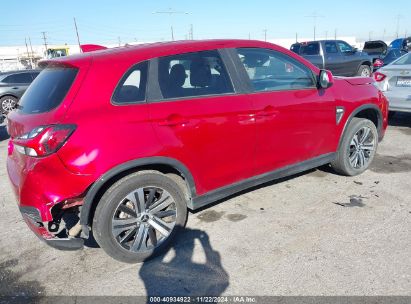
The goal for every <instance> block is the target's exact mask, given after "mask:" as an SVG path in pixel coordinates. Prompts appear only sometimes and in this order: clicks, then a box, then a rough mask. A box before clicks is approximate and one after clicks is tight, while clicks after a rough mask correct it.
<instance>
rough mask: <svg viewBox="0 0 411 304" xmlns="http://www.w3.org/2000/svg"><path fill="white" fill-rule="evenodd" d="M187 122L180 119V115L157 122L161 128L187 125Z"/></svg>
mask: <svg viewBox="0 0 411 304" xmlns="http://www.w3.org/2000/svg"><path fill="white" fill-rule="evenodd" d="M188 122H189V120H188V119H186V118H184V117H181V116H180V115H175V114H173V115H170V116H169V117H167V118H166V119H165V120H162V121H159V123H158V124H159V125H160V126H162V127H175V126H184V125H186V124H188Z"/></svg>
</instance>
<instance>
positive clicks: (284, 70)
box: [237, 48, 336, 174]
mask: <svg viewBox="0 0 411 304" xmlns="http://www.w3.org/2000/svg"><path fill="white" fill-rule="evenodd" d="M237 53H238V59H239V60H238V62H239V64H240V65H243V66H244V68H245V71H246V74H247V77H248V79H249V80H250V90H251V91H252V93H251V94H250V98H251V100H252V102H253V106H254V108H255V113H256V127H257V130H256V131H257V144H256V174H262V173H265V172H269V171H273V170H275V169H278V168H281V167H284V166H287V165H291V164H296V163H299V162H302V161H305V160H309V159H312V158H314V157H317V156H321V155H323V154H326V153H329V152H333V149H335V147H334V146H333V145H334V140H333V139H334V137H333V136H334V134H335V129H336V116H335V111H336V110H335V102H334V96H333V94H332V92H331V90H319V89H317V86H316V79H315V77H314V75H313V72H312V71H311V70H310V69H309V68H308V67H307V66H305V65H304V64H303V63H301V62H299V61H298V60H296V59H294V58H292V57H291V56H288V55H285V54H284V53H280V52H277V51H275V50H271V49H260V48H240V49H237Z"/></svg>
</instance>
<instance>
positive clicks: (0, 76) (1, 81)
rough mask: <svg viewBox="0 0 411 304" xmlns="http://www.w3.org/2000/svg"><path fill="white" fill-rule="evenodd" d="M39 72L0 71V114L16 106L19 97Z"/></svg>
mask: <svg viewBox="0 0 411 304" xmlns="http://www.w3.org/2000/svg"><path fill="white" fill-rule="evenodd" d="M39 73H40V71H39V70H23V71H13V72H4V73H0V112H1V114H7V113H9V112H10V111H12V110H13V109H15V108H16V106H17V104H18V101H19V99H20V97H21V96H22V95H23V93H24V92H25V91H26V89H27V88H28V86H29V85H30V84H31V83H32V82H33V80H34V79H35V78H36V77H37V75H38V74H39Z"/></svg>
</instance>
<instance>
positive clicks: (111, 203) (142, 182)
mask: <svg viewBox="0 0 411 304" xmlns="http://www.w3.org/2000/svg"><path fill="white" fill-rule="evenodd" d="M137 189H138V190H140V189H144V197H145V198H146V199H147V201H146V200H145V202H144V206H145V207H144V208H145V209H146V210H145V211H143V212H141V213H138V212H137V211H138V210H137V209H136V208H134V207H131V208H130V209H133V210H135V218H136V219H137V218H138V221H139V223H138V224H136V226H135V228H133V229H136V232H135V236H133V237H132V238H131V239H130V241H129V243H130V244H131V243H132V245H129V248H126V247H127V246H126V245H125V244H126V243H121V240H119V239H118V238H125V236H124V234H127V233H128V232H126V231H124V234H123V235H121V234H120V235H119V236H117V237H116V236H115V235H114V234H116V232H115V231H116V230H115V229H116V227H121V228H120V229H124V228H123V227H125V225H123V226H122V225H120V226H113V225H114V224H113V221H116V223H117V221H118V220H119V219H118V218H115V217H116V214H119V213H118V212H119V209H118V208H119V206H120V205H122V204H123V205H122V206H124V203H122V202H124V201H126V202H127V204H131V205H132V206H136V207H137V205H133V204H132V203H131V202H130V201H128V200H127V199H126V197H129V196H130V194H131V193H133V194H134V195H136V193H137V191H138V190H137ZM147 189H149V190H147ZM150 189H157V190H160V194H159V195H161V193H167V195H168V194H169V196H170V197H171V199H172V201H173V203H172V206H173V208H175V209H173V210H172V211H174V210H175V213H176V215H175V216H174V217H173V216H171V217H172V218H174V219H173V223H174V222H175V225H174V227H173V228H167V229H170V232H169V235H168V236H167V237H165V236H164V235H162V234H159V235H160V236H162V237H164V239H163V240H160V241H159V243H158V244H154V243H157V237H156V236H154V239H155V242H151V236H152V234H150V232H145V233H144V236H143V235H140V238H139V241H138V243H140V244H141V245H143V244H144V246H143V249H142V250H140V246H139V249H138V250H137V251H133V250H132V248H131V247H133V246H134V244H136V243H137V242H136V240H137V238H138V233H140V229H143V230H144V231H145V230H147V231H148V230H152V231H154V233H155V234H158V231H156V230H155V229H154V228H153V227H152V226H150V224H149V223H150V219H146V221H145V222H144V220H143V215H144V212H146V211H147V210H149V209H148V208H149V207H147V204H150V203H148V200H149V198H148V197H149V194H147V192H146V191H150ZM136 200H137V197H136ZM160 200H161V197H160V198H159V199H158V200H157V201H156V200H153V201H152V203H151V206H154V205H155V203H156V202H159V201H160ZM136 204H138V203H136ZM140 207H141V206H140ZM167 208H168V207H167ZM133 210H132V211H133ZM161 210H163V209H161ZM167 211H170V210H166V211H164V210H163V211H158V212H167ZM120 214H121V213H120ZM139 215H140V217H139ZM150 216H151V215H150ZM126 217H127V218H126V219H128V218H130V219H133V218H134V215H133V216H130V215H127V214H126ZM123 219H124V218H120V220H123ZM162 219H164V218H162ZM147 220H148V221H147ZM186 220H187V204H186V201H185V199H184V192H183V190H182V189H181V188H180V186H179V185H178V184H177V183H176V182H175V181H173V180H172V179H171V178H169V177H167V176H166V175H164V174H161V173H160V172H156V171H142V172H137V173H134V174H131V175H128V176H126V177H124V178H122V179H120V180H119V181H118V182H116V183H115V184H114V185H112V186H111V187H110V188H109V189H108V190H107V191H106V192H105V193H104V195H103V196H102V198H101V200H100V202H99V203H98V205H97V208H96V211H95V214H94V218H93V225H92V229H93V235H94V237H95V239H96V241H97V243H98V244H99V245H100V247H101V248H103V250H104V251H105V252H106V253H107V254H108V255H109V256H111V257H112V258H114V259H116V260H118V261H121V262H125V263H139V262H143V261H145V260H147V259H150V258H152V257H154V256H156V255H158V254H160V253H163V252H165V251H166V250H167V249H168V248H169V246H170V245H171V242H172V240H173V238H174V237H175V236H176V234H177V233H178V232H179V231H180V230H182V229H183V228H184V226H185V224H186ZM163 223H164V222H163ZM143 225H144V226H143ZM144 227H145V228H144ZM163 227H165V226H163ZM117 231H118V229H117ZM129 231H131V229H130V230H129ZM137 232H138V233H137ZM142 233H143V232H142ZM151 233H152V232H151ZM140 239H141V240H142V241H141V242H140ZM149 242H151V246H154V248H148V244H149ZM125 246H126V247H125ZM156 246H157V247H156ZM144 247H147V248H144Z"/></svg>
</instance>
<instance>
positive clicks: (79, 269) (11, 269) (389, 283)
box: [0, 114, 411, 296]
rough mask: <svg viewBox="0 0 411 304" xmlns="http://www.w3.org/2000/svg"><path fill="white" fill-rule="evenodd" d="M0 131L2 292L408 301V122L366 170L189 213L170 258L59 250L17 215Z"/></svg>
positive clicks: (409, 119) (400, 120)
mask: <svg viewBox="0 0 411 304" xmlns="http://www.w3.org/2000/svg"><path fill="white" fill-rule="evenodd" d="M6 137H7V135H6V132H5V127H4V126H1V127H0V139H1V141H0V155H1V156H0V192H1V199H0V214H1V219H0V234H1V237H0V282H1V284H0V294H2V295H40V296H43V295H76V296H79V295H122V296H124V295H167V296H170V295H238V294H241V295H251V296H257V295H411V259H410V253H411V233H410V231H411V187H410V177H411V175H410V174H411V140H410V139H411V115H407V114H398V115H397V116H395V117H394V119H393V120H391V121H390V127H389V129H388V130H387V133H386V137H385V139H384V141H383V142H382V143H381V144H380V146H379V150H378V155H377V157H376V159H375V160H374V163H373V164H372V168H371V170H368V171H367V172H366V173H364V174H362V175H360V176H357V177H352V178H351V177H343V176H338V175H336V174H333V173H331V172H329V170H328V168H320V169H317V170H312V171H308V172H305V173H303V174H299V175H298V176H293V177H291V178H288V179H285V180H281V181H280V182H276V183H271V184H268V185H265V186H263V187H259V188H257V189H253V190H250V191H247V192H243V193H241V194H239V195H237V196H234V197H232V198H230V199H227V200H225V201H223V202H221V203H219V204H216V205H213V206H211V207H209V208H206V209H204V210H202V211H200V212H196V213H191V214H190V215H189V220H188V224H187V230H186V232H185V233H184V234H183V235H182V236H180V237H179V239H178V241H177V243H176V245H175V246H174V247H173V248H172V250H171V251H170V252H169V253H168V254H167V255H166V256H160V257H157V258H155V259H154V260H152V261H150V262H147V263H144V264H138V265H128V264H123V263H119V262H117V261H115V260H113V259H111V258H110V257H108V256H107V255H106V254H105V253H104V252H103V251H102V250H100V249H98V248H93V247H95V246H94V244H90V246H91V247H88V248H86V249H85V250H82V251H74V252H63V251H57V250H55V249H52V248H49V247H48V246H46V245H45V244H44V243H42V242H40V241H39V240H38V239H37V238H36V237H35V236H34V234H33V233H32V232H31V231H30V230H29V228H28V227H27V225H26V224H25V223H24V222H23V220H22V219H21V216H20V213H19V211H18V209H17V206H16V203H15V199H14V197H13V195H12V193H11V189H10V187H9V183H8V178H7V173H6V164H5V160H6V155H7V140H6Z"/></svg>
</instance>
